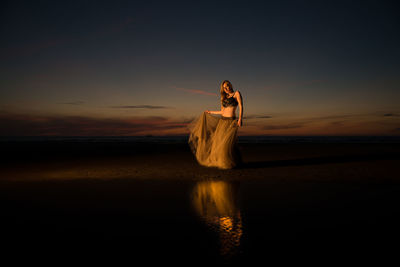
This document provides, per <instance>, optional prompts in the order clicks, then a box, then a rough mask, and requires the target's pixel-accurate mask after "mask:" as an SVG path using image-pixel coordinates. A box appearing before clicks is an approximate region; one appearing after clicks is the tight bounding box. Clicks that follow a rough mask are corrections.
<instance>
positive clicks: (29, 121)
mask: <svg viewBox="0 0 400 267" xmlns="http://www.w3.org/2000/svg"><path fill="white" fill-rule="evenodd" d="M188 123H189V122H188V121H187V120H173V119H170V118H167V117H162V116H135V117H130V118H124V119H119V118H91V117H83V116H36V115H27V114H11V113H8V114H2V115H0V133H1V134H0V135H2V136H38V135H39V136H40V135H53V136H54V135H55V136H126V135H128V136H130V135H132V136H133V135H145V134H149V133H151V134H159V135H164V134H166V133H167V132H168V131H169V130H173V129H177V130H179V129H182V131H180V132H185V127H186V126H187V124H188Z"/></svg>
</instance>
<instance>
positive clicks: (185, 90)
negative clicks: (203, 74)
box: [170, 86, 218, 96]
mask: <svg viewBox="0 0 400 267" xmlns="http://www.w3.org/2000/svg"><path fill="white" fill-rule="evenodd" d="M170 88H174V89H176V90H180V91H184V92H188V93H191V94H199V95H212V96H217V95H218V94H216V93H211V92H207V91H203V90H198V89H186V88H180V87H176V86H170Z"/></svg>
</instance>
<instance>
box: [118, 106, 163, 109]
mask: <svg viewBox="0 0 400 267" xmlns="http://www.w3.org/2000/svg"><path fill="white" fill-rule="evenodd" d="M111 108H145V109H168V108H170V107H166V106H153V105H132V106H111Z"/></svg>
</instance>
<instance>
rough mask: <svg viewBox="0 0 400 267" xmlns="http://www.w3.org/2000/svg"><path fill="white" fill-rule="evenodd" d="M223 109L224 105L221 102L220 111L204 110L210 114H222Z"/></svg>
mask: <svg viewBox="0 0 400 267" xmlns="http://www.w3.org/2000/svg"><path fill="white" fill-rule="evenodd" d="M223 111H224V106H223V105H222V104H221V110H220V111H212V110H206V112H207V113H210V114H222V112H223Z"/></svg>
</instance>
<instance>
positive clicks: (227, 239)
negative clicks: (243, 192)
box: [192, 180, 243, 257]
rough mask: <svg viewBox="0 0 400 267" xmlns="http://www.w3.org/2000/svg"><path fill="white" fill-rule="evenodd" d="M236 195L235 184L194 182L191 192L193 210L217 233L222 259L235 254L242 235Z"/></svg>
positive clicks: (236, 187)
mask: <svg viewBox="0 0 400 267" xmlns="http://www.w3.org/2000/svg"><path fill="white" fill-rule="evenodd" d="M237 193H238V184H237V183H232V182H226V181H218V180H217V181H212V180H208V181H201V182H198V183H196V185H195V186H194V189H193V192H192V203H193V206H194V209H195V210H196V212H197V213H198V215H199V216H200V217H201V218H202V219H203V220H204V221H205V223H206V224H207V225H208V226H209V227H210V228H211V229H212V230H214V231H216V232H217V233H218V235H219V240H220V245H221V248H220V253H221V255H222V256H224V257H231V256H233V255H235V254H237V253H238V252H239V248H240V240H241V237H242V235H243V226H242V217H241V214H240V209H239V205H238V198H237Z"/></svg>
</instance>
